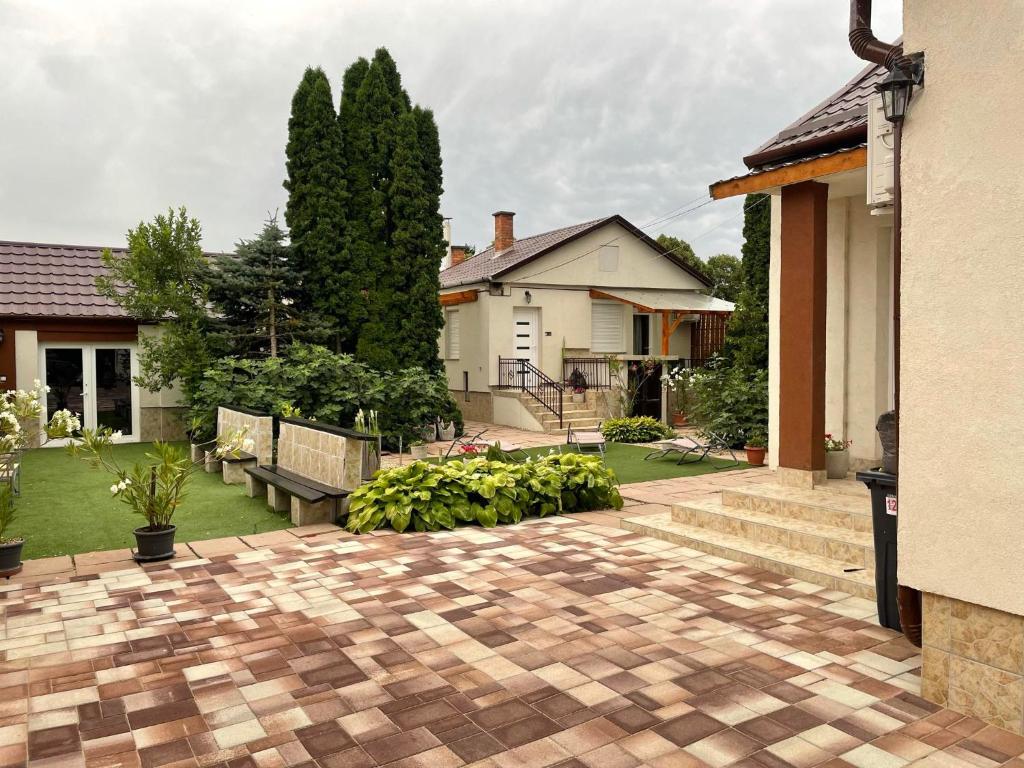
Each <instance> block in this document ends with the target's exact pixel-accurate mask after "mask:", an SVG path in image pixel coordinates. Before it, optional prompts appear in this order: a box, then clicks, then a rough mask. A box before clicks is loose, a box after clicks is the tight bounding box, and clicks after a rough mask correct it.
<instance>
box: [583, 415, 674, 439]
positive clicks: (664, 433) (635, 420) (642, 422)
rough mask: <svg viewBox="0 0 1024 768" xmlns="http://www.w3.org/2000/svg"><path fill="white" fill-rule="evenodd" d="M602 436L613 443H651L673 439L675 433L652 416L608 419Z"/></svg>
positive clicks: (603, 425)
mask: <svg viewBox="0 0 1024 768" xmlns="http://www.w3.org/2000/svg"><path fill="white" fill-rule="evenodd" d="M601 434H603V435H604V437H605V439H606V440H610V441H611V442H613V443H650V442H654V441H655V440H663V439H665V438H666V437H672V436H673V435H675V432H674V431H673V430H672V428H671V427H669V426H666V425H665V424H662V423H661V422H660V421H658V420H657V419H654V418H651V417H650V416H629V417H626V418H624V419H608V420H607V421H605V422H604V423H603V424H602V425H601Z"/></svg>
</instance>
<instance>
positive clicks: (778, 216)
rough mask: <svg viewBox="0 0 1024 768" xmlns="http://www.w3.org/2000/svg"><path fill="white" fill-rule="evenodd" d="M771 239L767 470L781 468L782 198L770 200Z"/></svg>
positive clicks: (769, 253)
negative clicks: (780, 289) (780, 331)
mask: <svg viewBox="0 0 1024 768" xmlns="http://www.w3.org/2000/svg"><path fill="white" fill-rule="evenodd" d="M771 206H772V213H771V238H770V239H769V252H768V259H769V261H768V466H769V467H771V468H772V469H778V468H779V326H780V323H781V318H782V314H781V312H782V307H781V303H780V300H779V284H780V282H779V281H780V279H781V276H782V195H781V194H778V193H776V194H773V195H772V200H771Z"/></svg>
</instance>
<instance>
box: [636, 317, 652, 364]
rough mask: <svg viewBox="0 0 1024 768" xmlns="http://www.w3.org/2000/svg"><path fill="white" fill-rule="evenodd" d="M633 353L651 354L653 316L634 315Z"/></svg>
mask: <svg viewBox="0 0 1024 768" xmlns="http://www.w3.org/2000/svg"><path fill="white" fill-rule="evenodd" d="M633 354H634V355H643V356H644V357H646V356H647V355H649V354H651V316H650V315H633Z"/></svg>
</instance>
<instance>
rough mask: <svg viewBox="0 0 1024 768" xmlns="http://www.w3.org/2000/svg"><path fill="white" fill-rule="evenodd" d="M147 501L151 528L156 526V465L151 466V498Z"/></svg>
mask: <svg viewBox="0 0 1024 768" xmlns="http://www.w3.org/2000/svg"><path fill="white" fill-rule="evenodd" d="M146 502H147V503H146V507H147V510H148V514H147V515H146V521H147V522H148V523H149V527H150V528H154V527H155V526H154V525H153V516H154V514H155V513H156V467H150V468H149V498H148V499H147V500H146Z"/></svg>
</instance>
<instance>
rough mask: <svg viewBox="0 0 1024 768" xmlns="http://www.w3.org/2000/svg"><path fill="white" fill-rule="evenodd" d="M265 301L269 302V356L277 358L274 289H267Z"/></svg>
mask: <svg viewBox="0 0 1024 768" xmlns="http://www.w3.org/2000/svg"><path fill="white" fill-rule="evenodd" d="M267 300H268V301H269V302H270V321H269V323H268V326H269V330H270V356H271V357H277V306H276V305H275V304H274V289H273V288H268V289H267Z"/></svg>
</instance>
